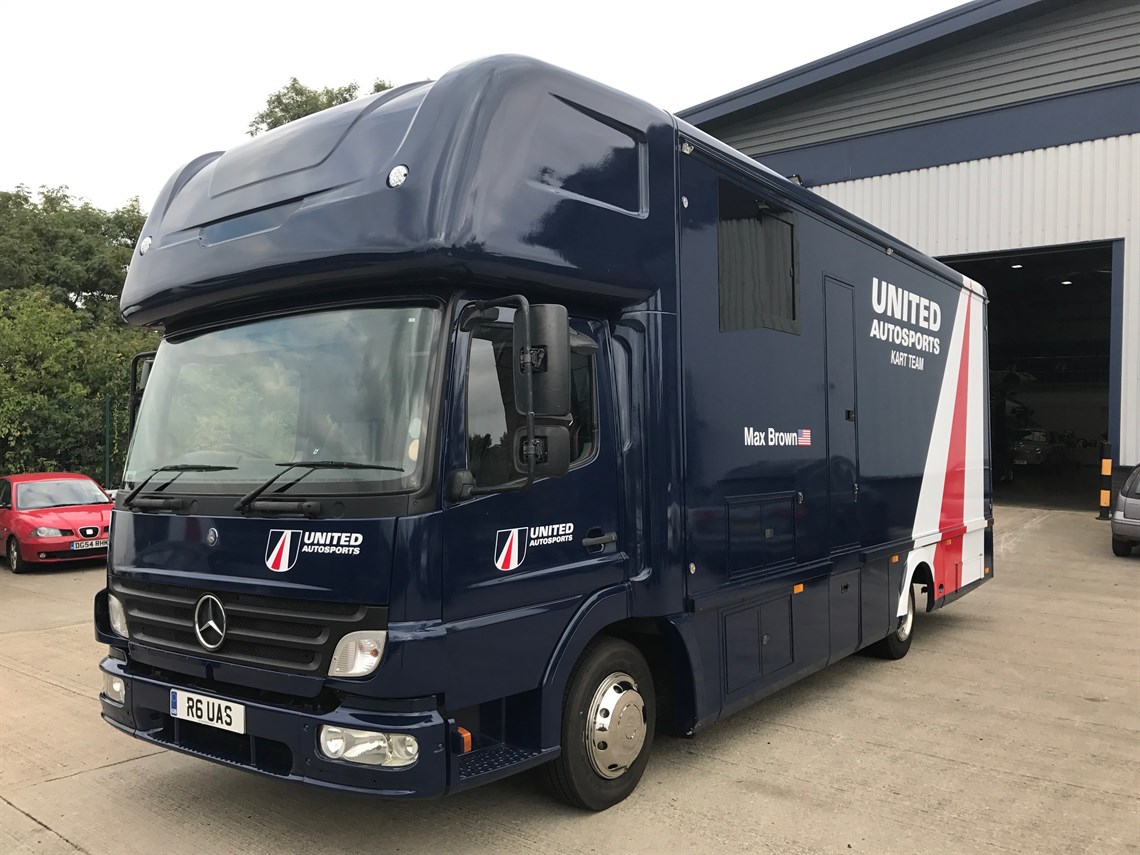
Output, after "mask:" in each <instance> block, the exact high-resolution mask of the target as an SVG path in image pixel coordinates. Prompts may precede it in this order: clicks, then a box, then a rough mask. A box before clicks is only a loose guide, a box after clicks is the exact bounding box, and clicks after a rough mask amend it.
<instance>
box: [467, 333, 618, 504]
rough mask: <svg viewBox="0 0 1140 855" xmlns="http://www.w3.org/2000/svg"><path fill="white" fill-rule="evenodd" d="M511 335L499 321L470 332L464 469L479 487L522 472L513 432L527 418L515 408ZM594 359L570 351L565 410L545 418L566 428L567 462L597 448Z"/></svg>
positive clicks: (502, 481)
mask: <svg viewBox="0 0 1140 855" xmlns="http://www.w3.org/2000/svg"><path fill="white" fill-rule="evenodd" d="M512 338H513V333H512V331H511V328H510V327H509V326H506V325H504V324H493V325H488V326H481V327H478V328H477V329H476V330H475V331H474V332H473V333H472V334H471V352H470V356H469V358H468V366H467V372H468V373H467V468H468V469H470V470H471V474H472V475H474V476H475V483H476V485H478V486H479V487H498V486H501V485H503V484H507V483H510V482H511V481H515V480H517V479H519V478H521V477H522V475H521V474H520V473H519V470H518V468H516V465H515V460H514V436H515V431H517V430H519V429H521V428H524V427H526V419H525V417H523V416H521V415H519V414H518V411H517V410H516V408H515V395H514V391H515V390H514V379H513V377H512V375H511V349H512ZM594 363H595V360H594V358H593V357H592V356H586V355H582V354H578V353H572V354H571V356H570V415H569V418H568V419H551V420H549V421H550V422H551V423H553V424H559V423H561V424H565V425H567V427H569V429H570V465H571V466H574V465H575V464H579V463H582V462H585V461H587V460H589V459H590V458H591V457H593V455H594V450H595V448H596V447H597V416H596V387H595V382H594V372H595V370H596V369H595V364H594ZM541 421H542V420H539V423H541Z"/></svg>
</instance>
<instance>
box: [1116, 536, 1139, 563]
mask: <svg viewBox="0 0 1140 855" xmlns="http://www.w3.org/2000/svg"><path fill="white" fill-rule="evenodd" d="M1133 545H1134V544H1133V543H1132V541H1131V540H1125V539H1124V538H1122V537H1114V538H1113V539H1112V554H1113V555H1119V556H1120V557H1121V558H1124V557H1126V556H1128V555H1131V554H1132V547H1133Z"/></svg>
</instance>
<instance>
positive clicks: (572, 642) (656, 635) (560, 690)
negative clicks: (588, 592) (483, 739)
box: [540, 586, 695, 748]
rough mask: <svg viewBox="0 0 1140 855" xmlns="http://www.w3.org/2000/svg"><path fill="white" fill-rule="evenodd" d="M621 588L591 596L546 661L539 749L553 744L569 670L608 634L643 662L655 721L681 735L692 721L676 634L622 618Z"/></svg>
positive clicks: (690, 686)
mask: <svg viewBox="0 0 1140 855" xmlns="http://www.w3.org/2000/svg"><path fill="white" fill-rule="evenodd" d="M627 593H628V592H627V589H626V588H625V587H624V586H623V587H621V588H616V589H615V588H611V589H607V590H606V591H602V592H599V593H598V594H595V595H594V596H593V597H591V598H590V599H589V600H588V601H587V602H586V603H585V604H584V605H583V606H582V608H580V609H579V611H578V614H577V615H576V616H575V618H574V620H572V621H571V623H570V626H569V627H568V628H567V630H566V632H565V633H564V634H563V636H562V639H561V641H560V642H559V644H558V646H557V648H556V649H555V651H554V653H553V654H552V656H551V658H550V660H549V662H548V663H547V667H546V671H545V672H544V674H543V680H542V700H541V704H542V715H541V719H542V721H541V735H540V739H541V745H542V747H543V748H550V747H554V746H556V745H558V744H559V741H560V739H561V731H562V704H563V699H564V697H565V694H566V686H567V684H568V682H569V680H570V675H571V673H572V672H573V670H574V666H575V665H576V664H577V663H578V660H579V659H581V657H582V654H583V653H584V652H585V650H586V649H587V648H588V647H589V646H590V644H591V643H592V642H593V641H594V640H595V639H597V638H599V637H602V636H609V637H612V638H619V639H621V640H623V641H626V642H628V643H630V644H632V645H633V646H634V647H636V648H637V649H638V651H640V653H641V655H642V656H644V657H645V661H646V662H647V663H648V665H649V668H650V673H651V674H652V675H653V682H654V686H655V691H656V695H657V709H658V722H659V723H661V725H664V726H665V727H666V729H668V730H669V731H672V732H677V733H687V732H689V731H690V730H691V729H692V726H693V722H694V721H695V686H694V683H693V669H692V667H691V660H690V656H689V653H688V649H687V647H686V645H685V642H684V640H683V638H682V637H681V634H680V633H679V632H678V631H677V630H676V628H675V627H674V626H673V625H672V624H671V623H669V621H667V620H664V619H661V618H631V617H628V616H627V608H628V599H627Z"/></svg>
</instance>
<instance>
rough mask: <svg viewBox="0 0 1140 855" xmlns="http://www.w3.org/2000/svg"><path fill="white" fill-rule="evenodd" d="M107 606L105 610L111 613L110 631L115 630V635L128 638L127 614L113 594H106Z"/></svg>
mask: <svg viewBox="0 0 1140 855" xmlns="http://www.w3.org/2000/svg"><path fill="white" fill-rule="evenodd" d="M107 606H108V609H107V610H108V611H109V612H110V613H111V629H113V630H115V634H116V635H121V636H122V637H123V638H128V637H129V636H128V635H127V613H126V610H124V609H123V604H122V603H121V602H119V598H118V597H116V596H115V595H114V594H108V595H107Z"/></svg>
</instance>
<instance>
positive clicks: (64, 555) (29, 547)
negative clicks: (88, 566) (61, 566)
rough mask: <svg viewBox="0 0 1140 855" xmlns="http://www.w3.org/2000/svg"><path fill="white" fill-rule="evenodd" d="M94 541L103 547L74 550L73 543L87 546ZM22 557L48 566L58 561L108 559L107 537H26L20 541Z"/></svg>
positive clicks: (104, 535)
mask: <svg viewBox="0 0 1140 855" xmlns="http://www.w3.org/2000/svg"><path fill="white" fill-rule="evenodd" d="M92 540H96V541H99V542H100V543H102V544H103V545H102V546H99V547H95V548H84V549H72V548H71V545H72V544H73V543H79V544H87V543H90V542H91V541H92ZM20 555H21V556H23V558H24V560H25V561H29V562H35V563H36V564H41V563H43V564H47V563H53V562H57V561H83V560H84V559H88V560H90V559H92V558H106V557H107V535H106V534H103V535H101V536H100V537H97V538H91V539H85V538H82V537H66V536H65V537H26V538H24V539H23V540H21V541H20Z"/></svg>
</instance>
